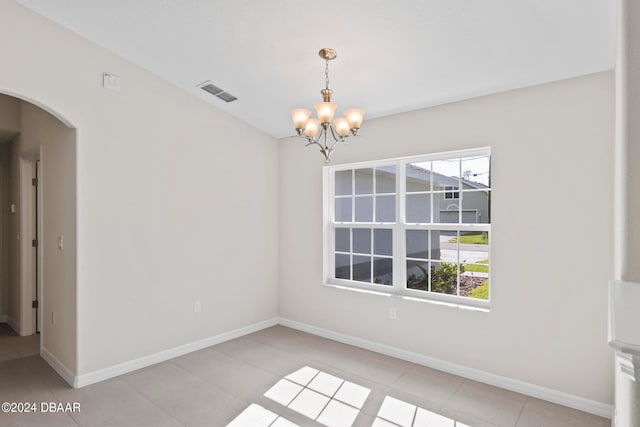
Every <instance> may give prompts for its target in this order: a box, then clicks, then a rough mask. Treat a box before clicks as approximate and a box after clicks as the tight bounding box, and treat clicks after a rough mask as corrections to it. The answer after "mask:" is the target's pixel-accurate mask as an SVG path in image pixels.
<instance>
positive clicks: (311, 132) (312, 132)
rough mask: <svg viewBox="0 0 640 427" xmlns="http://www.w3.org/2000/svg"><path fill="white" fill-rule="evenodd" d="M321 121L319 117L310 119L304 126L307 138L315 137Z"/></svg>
mask: <svg viewBox="0 0 640 427" xmlns="http://www.w3.org/2000/svg"><path fill="white" fill-rule="evenodd" d="M319 127H320V121H319V120H318V119H309V120H308V121H307V123H306V124H305V126H304V135H305V136H306V137H307V138H313V137H314V136H316V134H317V133H318V129H319Z"/></svg>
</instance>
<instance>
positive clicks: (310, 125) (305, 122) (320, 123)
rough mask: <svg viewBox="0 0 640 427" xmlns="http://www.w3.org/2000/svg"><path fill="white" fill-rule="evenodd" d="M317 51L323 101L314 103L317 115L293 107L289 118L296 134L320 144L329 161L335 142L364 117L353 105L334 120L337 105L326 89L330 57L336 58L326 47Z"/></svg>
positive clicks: (353, 130)
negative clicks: (321, 63) (320, 61)
mask: <svg viewBox="0 0 640 427" xmlns="http://www.w3.org/2000/svg"><path fill="white" fill-rule="evenodd" d="M318 54H319V55H320V58H322V59H324V60H325V64H326V65H325V69H324V75H325V87H324V89H322V90H321V91H320V93H321V94H322V102H321V103H319V104H316V105H314V107H315V109H316V114H317V115H318V118H317V119H315V118H309V117H311V111H309V110H306V109H304V108H296V109H294V110H291V119H292V120H293V125H294V127H295V129H296V132H297V133H298V136H300V137H303V138H305V139H306V140H307V141H308V143H307V146H309V145H317V146H319V147H320V152H321V153H322V154H323V155H324V158H325V163H329V156H330V155H331V153H332V152H333V149H334V147H335V146H336V145H337V144H338V143H340V142H344V140H345V138H348V137H350V136H356V135H358V132H359V131H360V125H362V120H363V119H364V110H361V109H359V108H352V109H350V110H346V111H345V112H344V117H340V118H337V119H335V120H333V115H334V114H335V112H336V108H337V107H338V106H337V105H336V104H334V103H333V102H331V95H332V94H333V90H331V89H329V61H331V60H334V59H336V56H337V54H336V51H335V50H333V49H329V48H324V49H320V52H318ZM332 120H333V121H332Z"/></svg>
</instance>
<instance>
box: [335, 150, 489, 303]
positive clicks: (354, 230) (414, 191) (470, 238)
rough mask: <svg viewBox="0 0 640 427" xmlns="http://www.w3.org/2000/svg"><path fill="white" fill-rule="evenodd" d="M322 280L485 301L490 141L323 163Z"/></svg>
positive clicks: (424, 295) (451, 299)
mask: <svg viewBox="0 0 640 427" xmlns="http://www.w3.org/2000/svg"><path fill="white" fill-rule="evenodd" d="M324 198H325V200H324V202H325V203H324V208H325V209H324V210H325V212H324V219H325V247H324V256H325V262H324V267H325V283H326V284H329V285H338V286H347V287H353V288H359V289H367V290H374V291H380V292H383V293H385V294H400V295H403V296H409V297H417V298H425V299H433V300H439V301H444V302H453V303H456V304H461V303H462V304H466V305H473V306H479V307H488V302H489V279H490V278H489V271H490V262H489V260H490V257H489V254H490V250H489V249H490V245H489V242H490V234H491V152H490V149H488V148H483V149H476V150H465V151H456V152H449V153H440V154H433V155H424V156H415V157H408V158H400V159H391V160H381V161H375V162H364V163H355V164H346V165H336V166H326V167H325V168H324Z"/></svg>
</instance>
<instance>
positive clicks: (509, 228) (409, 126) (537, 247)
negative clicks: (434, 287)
mask: <svg viewBox="0 0 640 427" xmlns="http://www.w3.org/2000/svg"><path fill="white" fill-rule="evenodd" d="M361 134H362V135H363V137H362V138H360V139H357V140H355V141H354V142H352V143H351V144H350V145H343V146H340V147H338V148H337V150H336V151H335V153H334V155H333V156H334V157H333V160H332V162H333V163H334V164H338V163H350V162H356V161H364V160H374V159H385V158H392V157H398V156H405V155H418V154H425V153H437V152H442V151H448V150H457V149H464V148H477V147H483V146H491V148H492V180H491V182H492V190H493V191H492V198H491V200H492V207H491V212H492V236H491V240H492V258H491V260H492V268H491V270H492V278H491V312H490V313H483V312H477V311H469V310H461V309H457V308H451V307H446V306H441V305H433V304H428V303H424V302H416V301H406V300H401V299H396V298H394V299H390V298H388V297H383V296H376V295H368V294H362V293H356V292H352V291H348V290H340V289H335V288H329V287H323V286H322V186H321V183H322V179H321V174H322V165H323V162H322V157H321V156H320V155H319V154H318V153H317V152H316V150H310V149H308V148H304V143H303V141H301V140H293V139H285V140H282V141H281V146H280V156H281V157H280V212H282V215H281V217H280V221H281V222H280V279H281V280H280V293H279V295H280V314H281V316H283V317H285V318H288V319H292V320H295V321H299V322H303V323H307V324H310V325H313V326H317V327H321V328H325V329H329V330H333V331H337V332H341V333H345V334H348V335H352V336H356V337H360V338H363V339H367V340H371V341H374V342H379V343H382V344H387V345H391V346H395V347H398V348H401V349H404V350H408V351H412V352H416V353H420V354H423V355H426V356H430V357H434V358H438V359H441V360H445V361H448V362H453V363H457V364H460V365H464V366H468V367H472V368H476V369H480V370H483V371H487V372H490V373H494V374H498V375H502V376H506V377H510V378H513V379H517V380H521V381H525V382H528V383H532V384H537V385H540V386H543V387H547V388H551V389H555V390H558V391H562V392H566V393H570V394H573V395H577V396H582V397H585V398H588V399H592V400H596V401H599V402H604V403H611V402H612V401H613V373H612V369H611V367H612V354H611V351H610V350H609V348H608V347H607V335H606V327H607V289H606V283H607V281H608V280H609V278H610V277H612V257H611V251H612V245H613V243H612V236H611V234H612V188H613V187H612V186H613V151H612V148H613V74H612V73H611V72H605V73H599V74H594V75H589V76H585V77H581V78H577V79H571V80H566V81H560V82H555V83H551V84H547V85H543V86H536V87H531V88H526V89H521V90H516V91H511V92H505V93H501V94H497V95H491V96H486V97H481V98H476V99H472V100H468V101H463V102H458V103H453V104H448V105H443V106H439V107H434V108H429V109H424V110H419V111H414V112H409V113H404V114H399V115H396V116H392V117H387V118H381V119H375V120H369V121H366V122H365V124H364V125H363V128H362V131H361ZM550 207H552V208H551V209H550ZM390 306H395V307H396V308H397V313H398V318H397V320H389V319H388V308H389V307H390Z"/></svg>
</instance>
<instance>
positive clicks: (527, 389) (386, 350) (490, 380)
mask: <svg viewBox="0 0 640 427" xmlns="http://www.w3.org/2000/svg"><path fill="white" fill-rule="evenodd" d="M278 323H279V324H280V325H282V326H286V327H289V328H292V329H297V330H299V331H303V332H308V333H310V334H313V335H318V336H321V337H324V338H329V339H332V340H334V341H339V342H342V343H345V344H349V345H353V346H356V347H360V348H364V349H366V350H371V351H375V352H376V353H382V354H386V355H387V356H392V357H395V358H398V359H402V360H406V361H408V362H413V363H417V364H419V365H424V366H427V367H429V368H433V369H437V370H439V371H444V372H448V373H450V374H454V375H458V376H460V377H464V378H469V379H472V380H475V381H479V382H482V383H485V384H490V385H493V386H496V387H500V388H504V389H507V390H511V391H515V392H517V393H521V394H525V395H527V396H531V397H536V398H538V399H542V400H546V401H549V402H552V403H557V404H559V405H563V406H568V407H570V408H574V409H578V410H580V411H584V412H588V413H590V414H594V415H598V416H600V417H605V418H609V419H611V417H612V416H613V405H610V404H607V403H602V402H597V401H595V400H590V399H586V398H584V397H580V396H576V395H573V394H569V393H565V392H562V391H558V390H553V389H550V388H546V387H542V386H539V385H535V384H530V383H527V382H524V381H520V380H516V379H513V378H508V377H503V376H501V375H496V374H492V373H489V372H485V371H481V370H479V369H474V368H469V367H467V366H463V365H458V364H455V363H451V362H447V361H444V360H440V359H435V358H433V357H429V356H425V355H422V354H419V353H413V352H411V351H406V350H402V349H399V348H396V347H391V346H388V345H385V344H380V343H377V342H373V341H368V340H365V339H362V338H357V337H354V336H351V335H346V334H342V333H339V332H334V331H330V330H328V329H322V328H318V327H316V326H312V325H308V324H305V323H301V322H296V321H294V320H289V319H285V318H280V319H279V320H278Z"/></svg>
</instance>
